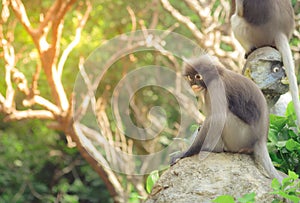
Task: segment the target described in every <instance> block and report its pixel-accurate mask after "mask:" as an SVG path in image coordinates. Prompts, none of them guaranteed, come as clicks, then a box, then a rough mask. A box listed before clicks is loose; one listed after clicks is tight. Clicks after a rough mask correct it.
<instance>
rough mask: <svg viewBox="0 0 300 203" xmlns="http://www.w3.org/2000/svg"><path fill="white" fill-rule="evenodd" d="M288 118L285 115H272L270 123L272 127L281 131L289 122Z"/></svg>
mask: <svg viewBox="0 0 300 203" xmlns="http://www.w3.org/2000/svg"><path fill="white" fill-rule="evenodd" d="M287 121H288V119H287V118H286V117H283V116H277V115H274V114H271V115H270V125H271V128H272V129H276V130H278V131H280V130H281V129H282V128H283V127H284V126H285V125H286V123H287Z"/></svg>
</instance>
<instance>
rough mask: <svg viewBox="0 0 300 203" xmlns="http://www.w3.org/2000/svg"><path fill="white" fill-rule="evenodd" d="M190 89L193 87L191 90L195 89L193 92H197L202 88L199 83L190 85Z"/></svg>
mask: <svg viewBox="0 0 300 203" xmlns="http://www.w3.org/2000/svg"><path fill="white" fill-rule="evenodd" d="M192 89H193V91H195V92H199V91H201V90H202V89H203V88H202V87H201V86H199V85H192Z"/></svg>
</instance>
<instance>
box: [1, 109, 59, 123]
mask: <svg viewBox="0 0 300 203" xmlns="http://www.w3.org/2000/svg"><path fill="white" fill-rule="evenodd" d="M25 119H41V120H54V119H55V117H54V115H53V114H52V112H50V111H46V110H32V109H28V110H24V111H14V112H13V113H12V114H9V115H8V116H6V117H5V118H4V121H5V122H8V121H18V120H25Z"/></svg>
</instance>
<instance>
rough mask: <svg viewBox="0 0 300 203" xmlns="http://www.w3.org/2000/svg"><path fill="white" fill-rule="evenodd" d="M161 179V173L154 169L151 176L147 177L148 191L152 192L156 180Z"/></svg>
mask: <svg viewBox="0 0 300 203" xmlns="http://www.w3.org/2000/svg"><path fill="white" fill-rule="evenodd" d="M158 179H159V174H158V171H157V170H155V171H152V172H151V173H150V174H149V176H148V177H147V181H146V190H147V192H148V193H149V194H150V192H151V190H152V188H153V186H154V184H155V183H156V181H157V180H158Z"/></svg>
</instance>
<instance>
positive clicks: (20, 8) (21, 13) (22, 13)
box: [11, 0, 35, 36]
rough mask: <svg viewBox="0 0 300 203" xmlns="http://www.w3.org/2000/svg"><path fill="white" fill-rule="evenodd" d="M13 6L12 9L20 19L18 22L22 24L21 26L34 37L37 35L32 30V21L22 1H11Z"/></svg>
mask: <svg viewBox="0 0 300 203" xmlns="http://www.w3.org/2000/svg"><path fill="white" fill-rule="evenodd" d="M11 6H12V9H13V11H14V13H15V15H16V17H17V18H18V20H19V21H20V22H21V24H22V25H23V26H24V27H25V29H26V30H27V32H28V33H29V34H30V35H31V36H33V35H35V31H34V30H33V29H32V27H31V24H30V21H29V19H28V16H27V13H26V10H25V7H24V5H23V3H22V1H20V0H11Z"/></svg>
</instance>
